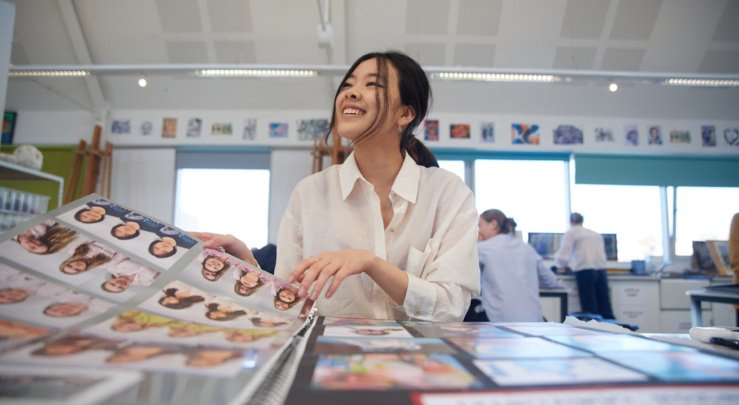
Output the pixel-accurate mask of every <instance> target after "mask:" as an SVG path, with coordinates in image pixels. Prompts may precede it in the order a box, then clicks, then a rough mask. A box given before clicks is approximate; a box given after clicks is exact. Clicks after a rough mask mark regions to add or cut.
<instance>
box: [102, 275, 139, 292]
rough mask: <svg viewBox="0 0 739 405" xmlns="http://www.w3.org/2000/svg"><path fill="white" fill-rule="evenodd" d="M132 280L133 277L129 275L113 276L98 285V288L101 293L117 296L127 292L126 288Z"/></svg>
mask: <svg viewBox="0 0 739 405" xmlns="http://www.w3.org/2000/svg"><path fill="white" fill-rule="evenodd" d="M133 280H134V277H133V276H130V275H126V274H121V275H119V276H116V275H114V274H113V275H111V277H110V278H109V279H107V280H105V281H103V283H102V284H100V288H102V289H103V291H107V292H109V293H114V294H118V293H122V292H124V291H126V290H128V287H130V286H131V284H132V283H133Z"/></svg>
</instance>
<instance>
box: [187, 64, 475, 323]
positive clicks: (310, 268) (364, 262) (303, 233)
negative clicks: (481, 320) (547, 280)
mask: <svg viewBox="0 0 739 405" xmlns="http://www.w3.org/2000/svg"><path fill="white" fill-rule="evenodd" d="M430 97H431V87H430V84H429V81H428V77H427V75H426V73H425V72H424V71H423V69H422V68H421V67H420V66H419V65H418V63H417V62H416V61H414V60H413V59H411V58H410V57H408V56H406V55H404V54H402V53H398V52H382V53H368V54H366V55H363V56H361V57H360V58H359V59H358V60H357V61H356V62H354V64H353V65H352V66H351V68H350V69H349V71H348V72H347V74H346V75H345V77H344V79H343V80H342V82H341V85H340V87H339V89H338V90H337V93H336V98H335V100H334V108H333V115H332V120H331V125H330V128H331V132H332V133H333V135H334V136H341V137H342V138H344V139H347V140H349V141H351V142H352V144H353V146H354V150H353V152H352V153H351V154H350V155H349V156H348V157H347V159H346V161H345V162H344V163H343V164H341V165H334V166H331V167H328V168H326V169H325V170H323V171H321V172H320V173H316V174H313V175H311V176H309V177H307V178H305V179H303V180H302V181H301V182H300V183H299V184H298V185H297V186H296V187H295V190H294V191H293V194H292V196H291V198H290V201H289V203H288V206H287V209H286V212H285V214H284V216H283V219H282V222H281V225H280V231H279V236H278V243H277V245H278V246H279V251H278V254H277V264H276V268H275V275H276V276H277V277H280V278H287V281H288V282H291V283H292V282H296V281H297V282H299V283H300V289H299V293H298V294H299V296H300V297H301V298H303V297H305V298H308V299H310V300H314V301H316V305H317V308H318V313H319V314H320V315H327V316H341V317H360V318H374V319H418V320H428V321H460V320H462V319H463V317H464V315H465V312H466V311H467V308H468V306H469V303H470V298H471V297H472V296H476V295H477V294H478V293H479V288H480V273H479V268H478V263H477V243H476V240H477V235H476V231H477V226H476V225H477V211H476V209H475V205H474V197H473V195H472V192H471V191H470V190H469V188H467V186H466V185H465V184H464V182H463V181H462V180H461V179H460V178H459V177H458V176H456V175H454V174H452V173H450V172H448V171H445V170H443V169H440V168H438V163H437V162H436V159H435V158H434V156H433V154H431V152H430V151H429V150H428V149H427V148H426V147H425V146H424V145H423V144H422V143H421V142H420V141H419V140H418V139H416V137H415V136H414V135H413V132H414V130H415V129H416V128H417V127H418V126H419V125H420V124H421V123H422V122H423V120H424V118H425V116H426V113H427V112H428V107H429V101H430ZM195 236H197V237H199V238H200V239H203V240H205V241H206V242H205V247H224V248H225V249H226V250H227V251H228V252H230V253H231V254H234V255H236V256H239V257H241V258H242V259H244V260H248V261H252V262H253V261H254V260H253V256H252V255H251V251H249V249H248V248H247V247H246V246H245V245H244V244H243V242H240V241H238V240H236V239H235V238H233V237H229V236H224V235H216V234H210V233H196V234H195Z"/></svg>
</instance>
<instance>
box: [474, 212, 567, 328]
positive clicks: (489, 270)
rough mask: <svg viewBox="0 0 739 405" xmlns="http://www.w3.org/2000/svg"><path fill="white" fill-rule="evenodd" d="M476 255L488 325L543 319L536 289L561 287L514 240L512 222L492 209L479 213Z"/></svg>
mask: <svg viewBox="0 0 739 405" xmlns="http://www.w3.org/2000/svg"><path fill="white" fill-rule="evenodd" d="M478 240H479V242H478V244H477V252H478V255H479V257H480V268H481V270H482V280H481V284H482V306H483V308H484V309H485V314H486V315H487V317H488V319H489V320H490V321H491V322H537V321H542V320H544V318H543V316H542V313H541V304H540V303H539V287H544V288H558V287H562V286H561V285H560V284H559V280H557V276H555V275H554V273H553V272H552V271H551V270H550V269H549V268H548V267H547V266H546V265H544V260H543V259H542V258H541V256H539V254H538V253H536V250H534V248H533V247H531V246H530V245H529V244H527V243H524V242H523V241H522V240H521V239H519V238H517V237H516V221H514V220H513V218H509V217H506V215H505V214H504V213H503V212H502V211H500V210H496V209H490V210H487V211H485V212H483V213H482V214H480V226H479V228H478Z"/></svg>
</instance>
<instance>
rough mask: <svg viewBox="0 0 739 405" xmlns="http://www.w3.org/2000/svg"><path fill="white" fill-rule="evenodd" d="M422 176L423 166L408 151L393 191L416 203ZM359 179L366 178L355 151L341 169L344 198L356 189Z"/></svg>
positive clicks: (342, 195) (342, 194)
mask: <svg viewBox="0 0 739 405" xmlns="http://www.w3.org/2000/svg"><path fill="white" fill-rule="evenodd" d="M420 177H421V167H420V166H418V164H417V163H416V161H414V160H413V158H411V157H410V155H408V154H407V153H406V154H405V158H404V159H403V165H402V166H401V167H400V171H399V172H398V176H397V177H396V178H395V182H394V183H393V187H392V189H391V191H393V192H395V194H397V195H399V196H400V197H402V198H404V199H406V200H408V201H409V202H411V203H415V202H416V197H417V196H418V181H419V179H420ZM359 179H362V180H364V177H362V173H360V172H359V167H358V166H357V161H356V160H355V159H354V153H351V154H349V156H348V157H347V158H346V160H345V161H344V163H342V165H341V168H340V169H339V184H340V185H341V198H342V199H344V200H346V198H347V197H348V196H349V194H351V192H352V190H353V189H354V184H356V182H357V180H359ZM365 181H366V180H365Z"/></svg>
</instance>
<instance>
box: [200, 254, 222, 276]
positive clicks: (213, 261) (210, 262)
mask: <svg viewBox="0 0 739 405" xmlns="http://www.w3.org/2000/svg"><path fill="white" fill-rule="evenodd" d="M224 266H225V263H223V261H221V260H219V259H218V258H216V257H209V258H207V259H205V261H204V262H203V267H204V268H205V269H206V270H208V271H210V272H212V273H218V272H219V271H221V270H223V267H224Z"/></svg>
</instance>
